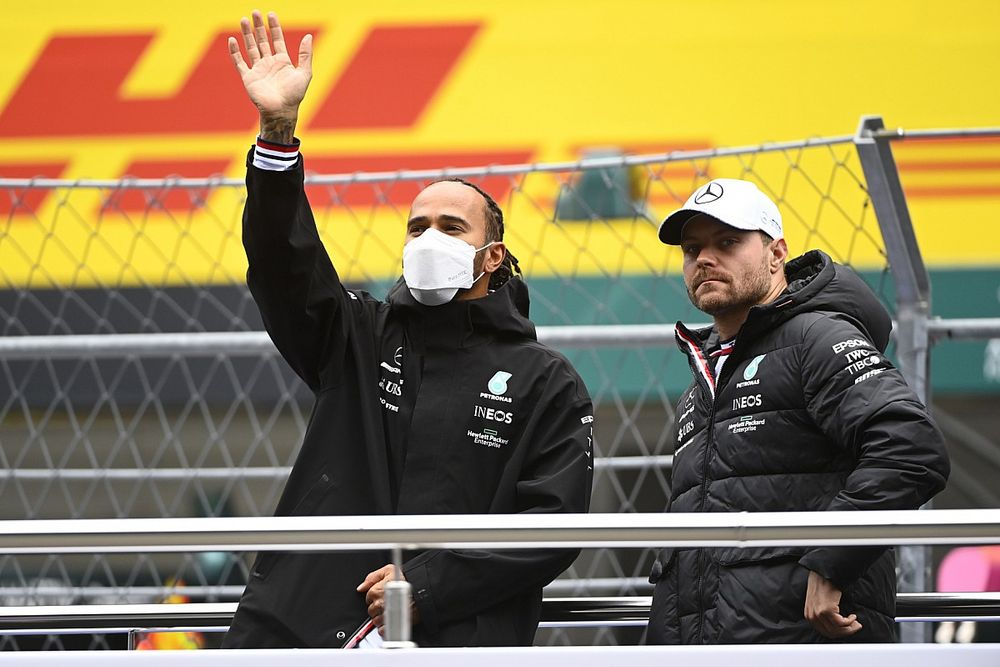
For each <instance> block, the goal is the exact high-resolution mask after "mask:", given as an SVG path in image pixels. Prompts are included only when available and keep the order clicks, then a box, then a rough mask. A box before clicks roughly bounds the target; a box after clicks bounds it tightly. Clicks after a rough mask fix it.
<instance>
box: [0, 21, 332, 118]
mask: <svg viewBox="0 0 1000 667" xmlns="http://www.w3.org/2000/svg"><path fill="white" fill-rule="evenodd" d="M306 32H309V31H308V30H304V29H298V30H288V31H287V33H286V39H287V40H288V42H289V43H290V44H296V45H297V44H298V43H299V40H301V39H302V36H303V35H304V34H305V33H306ZM312 32H314V33H315V32H316V31H315V30H314V31H312ZM229 35H230V33H228V32H223V33H219V34H218V35H216V36H215V37H214V38H213V39H212V40H211V42H210V43H209V47H208V49H207V50H206V51H205V53H204V54H203V55H202V57H201V60H200V61H199V62H198V64H197V65H196V66H195V68H194V70H193V71H192V72H191V76H190V78H189V79H188V80H187V82H185V84H184V85H183V86H182V87H181V89H180V90H178V91H177V93H176V94H174V95H173V96H171V97H162V98H139V99H123V98H122V95H121V87H122V83H123V82H124V81H125V78H126V77H127V76H128V75H129V73H130V72H131V71H132V69H133V68H134V67H135V64H136V62H137V61H138V60H139V57H140V56H141V55H142V54H143V52H144V51H145V50H146V48H147V47H148V46H149V43H150V42H151V41H152V39H153V34H152V33H142V34H126V35H123V34H115V35H57V36H55V37H53V38H52V39H51V40H50V41H49V43H48V44H46V46H45V48H44V49H43V50H42V53H41V54H40V55H39V56H38V59H37V60H36V61H35V63H34V65H33V66H32V68H31V69H30V70H29V71H28V73H27V75H26V76H25V78H24V80H23V81H21V85H20V86H18V88H17V90H15V91H14V95H13V97H11V99H10V102H9V103H8V104H7V106H6V108H4V109H3V111H2V112H0V136H4V137H41V136H45V137H51V136H67V135H83V136H94V135H122V134H175V133H180V132H187V133H191V132H199V133H200V132H234V131H235V132H245V131H247V130H251V129H252V128H253V127H254V124H255V122H256V120H257V113H256V110H255V109H254V108H253V105H252V104H250V103H249V102H247V99H246V93H245V92H244V91H243V84H242V83H241V82H240V79H239V76H237V74H236V72H235V71H234V70H233V65H232V62H231V61H230V59H229V55H228V52H227V49H226V39H227V37H229Z"/></svg>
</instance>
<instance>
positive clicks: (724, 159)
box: [0, 136, 894, 649]
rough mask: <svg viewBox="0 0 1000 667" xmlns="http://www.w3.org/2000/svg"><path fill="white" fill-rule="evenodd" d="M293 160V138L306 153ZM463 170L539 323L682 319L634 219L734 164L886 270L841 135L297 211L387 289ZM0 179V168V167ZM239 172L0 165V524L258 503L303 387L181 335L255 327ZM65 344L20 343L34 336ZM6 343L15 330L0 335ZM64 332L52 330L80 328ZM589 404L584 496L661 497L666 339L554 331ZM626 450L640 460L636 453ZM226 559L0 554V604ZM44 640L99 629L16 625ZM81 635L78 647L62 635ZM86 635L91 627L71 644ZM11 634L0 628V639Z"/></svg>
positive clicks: (616, 500)
mask: <svg viewBox="0 0 1000 667" xmlns="http://www.w3.org/2000/svg"><path fill="white" fill-rule="evenodd" d="M305 159H306V168H307V169H308V168H309V156H308V151H307V152H306V155H305ZM452 175H461V176H462V177H464V178H466V179H469V180H471V181H473V182H476V183H477V184H478V185H480V186H482V187H483V188H485V189H486V190H488V191H489V192H491V193H492V194H493V195H494V196H495V197H496V199H497V200H498V201H499V202H500V203H501V205H502V207H503V208H504V211H505V214H506V218H507V237H506V242H507V244H508V246H509V247H510V249H511V250H512V251H513V253H514V254H515V255H517V257H518V258H519V259H520V264H521V267H522V269H523V271H524V273H525V276H526V278H527V282H528V285H529V287H530V290H531V298H532V306H531V313H532V318H533V319H534V321H535V322H536V324H538V325H540V326H543V327H546V326H575V325H610V324H615V325H621V324H624V325H640V324H658V323H672V322H674V321H676V320H684V321H686V322H689V323H690V322H703V321H705V316H704V315H703V314H701V313H699V312H698V311H696V310H695V309H694V308H693V307H692V306H691V305H690V304H689V302H688V299H687V295H686V291H685V289H684V285H683V280H682V278H681V256H680V253H679V252H678V250H677V249H676V248H673V247H667V246H664V245H662V244H661V243H660V242H659V241H658V240H657V238H656V228H657V225H658V223H659V221H660V220H661V219H662V217H663V216H664V215H665V214H666V213H667V212H669V211H670V210H671V209H673V208H675V207H676V206H678V205H679V204H680V203H682V202H683V201H684V200H685V199H686V198H687V195H688V194H689V193H690V192H691V191H692V190H694V189H695V188H696V187H697V186H698V185H700V184H702V183H704V182H705V181H706V180H708V179H710V178H713V177H735V178H745V179H750V180H753V181H755V182H756V183H758V185H759V186H760V187H761V188H762V189H763V190H764V192H766V193H767V194H768V195H769V196H771V197H772V198H773V199H774V200H775V201H776V202H777V203H778V205H779V207H780V208H781V211H782V214H783V216H784V221H785V230H786V235H787V238H788V242H789V246H790V248H791V250H792V254H793V255H796V254H799V253H800V252H803V251H805V250H807V249H810V248H814V247H818V248H822V249H824V250H825V251H827V252H828V253H830V254H831V255H832V256H833V258H834V259H835V260H836V261H839V262H843V263H847V264H850V265H852V266H854V267H855V268H857V269H858V270H859V271H861V273H862V275H863V276H864V277H865V278H866V279H867V280H868V281H869V283H870V284H871V285H872V286H873V287H874V288H875V289H876V291H877V292H878V293H879V294H880V295H882V296H883V297H884V301H885V302H886V305H887V306H888V307H889V308H890V310H892V309H893V306H894V303H893V294H894V290H893V287H892V280H891V278H890V273H889V271H888V261H887V253H886V250H885V247H884V244H883V241H882V234H881V232H880V229H879V225H878V221H877V220H876V217H875V215H874V212H873V210H872V207H871V205H870V199H869V195H868V189H867V187H866V180H865V177H864V176H863V171H862V168H861V165H860V163H859V157H858V150H857V148H856V146H855V144H854V142H853V137H850V136H846V137H833V138H828V139H819V140H808V141H800V142H790V143H785V144H771V145H762V146H754V147H747V148H734V149H716V150H711V151H699V152H675V153H670V154H665V155H655V156H636V157H632V156H622V155H616V154H607V153H605V154H602V155H600V156H596V157H594V158H593V159H589V160H585V161H583V162H580V163H573V164H546V165H521V166H503V167H492V168H484V169H463V170H453V171H440V172H431V171H425V172H396V173H389V174H354V175H349V176H322V177H319V176H313V177H310V180H309V186H308V192H309V196H310V200H311V202H312V206H313V208H314V211H315V213H316V219H317V224H318V226H319V228H320V232H321V235H322V237H323V239H324V242H325V243H326V245H327V248H328V250H329V252H330V254H331V256H332V258H333V261H334V263H335V264H336V266H337V267H338V270H339V271H340V273H341V275H342V277H343V278H344V280H345V282H347V283H348V284H349V285H350V286H352V287H357V288H361V289H367V290H369V291H371V292H372V293H374V294H376V295H381V294H385V293H386V291H387V289H388V287H389V285H391V284H392V282H393V281H394V280H395V279H396V277H397V276H398V273H399V266H400V255H401V248H402V241H403V234H404V221H405V217H406V214H407V209H408V204H409V202H410V200H411V199H412V197H413V196H414V194H415V193H416V192H417V191H418V190H419V188H420V187H422V186H423V185H426V184H427V183H428V182H431V181H433V180H436V179H438V178H441V177H443V176H452ZM0 176H3V174H0ZM244 197H245V190H244V188H243V186H242V183H240V182H234V181H231V180H226V179H221V178H220V179H209V180H200V181H195V180H183V179H180V178H167V179H162V180H155V181H150V180H135V181H114V182H76V183H67V182H60V181H45V180H37V181H30V182H29V181H23V180H21V181H15V180H11V179H8V180H0V216H2V218H0V334H2V335H3V336H4V337H20V338H17V341H19V342H23V343H25V345H24V346H23V349H21V350H20V351H18V352H16V353H13V352H10V350H9V349H8V351H7V352H0V518H3V519H27V518H31V519H40V518H104V517H183V516H229V515H232V516H244V515H249V516H263V515H269V514H271V513H272V511H273V509H274V506H275V503H276V501H277V498H278V496H279V494H280V491H281V489H282V486H283V482H284V478H285V476H286V475H287V472H288V469H289V466H291V464H292V462H293V460H294V458H295V454H296V451H297V447H298V444H299V443H300V441H301V438H302V434H303V431H304V427H305V424H306V420H307V419H308V414H309V410H310V408H311V402H312V399H311V395H310V394H309V392H308V390H307V389H306V388H305V387H304V386H303V384H302V383H301V382H300V381H299V380H298V379H297V378H296V377H295V376H294V375H293V374H292V373H291V372H290V370H289V369H288V368H287V367H286V365H285V364H284V362H283V361H282V360H281V359H280V357H278V356H277V355H276V354H275V353H273V352H266V353H260V352H246V351H240V350H239V349H237V348H235V347H234V348H233V349H232V350H229V351H221V352H220V351H219V348H218V346H215V347H212V348H199V340H202V339H199V337H198V334H203V333H205V332H229V333H234V334H236V333H241V332H254V331H259V330H261V329H262V325H261V321H260V317H259V314H258V312H257V309H256V306H255V305H254V303H253V301H252V299H251V297H250V296H249V294H248V292H247V290H246V287H245V285H244V282H243V279H244V274H245V270H246V266H245V259H244V257H243V253H242V248H241V246H240V238H239V226H240V216H241V211H242V207H243V201H244ZM154 333H180V334H190V336H188V337H187V338H185V340H186V341H187V344H186V345H185V346H183V347H182V348H177V347H172V348H170V349H169V350H164V351H159V352H157V351H155V350H154V351H148V350H147V351H143V352H139V351H136V350H132V351H131V352H128V353H122V354H115V353H109V352H107V350H105V351H104V352H102V346H107V345H108V344H110V343H111V342H112V341H114V340H116V339H118V340H120V338H121V335H122V334H154ZM52 335H58V336H82V335H96V336H98V337H97V338H89V339H79V338H64V339H60V340H63V341H68V342H69V345H68V348H67V347H65V346H64V348H63V349H62V352H60V353H52V352H43V351H40V348H39V349H37V350H34V351H32V347H31V342H32V341H42V340H45V339H43V338H41V337H43V336H52ZM7 340H8V341H9V340H13V338H7ZM84 343H86V347H78V348H77V347H73V346H74V345H83V344H84ZM565 352H566V354H567V356H568V357H569V358H570V360H571V361H572V362H573V363H574V365H575V366H576V367H577V368H578V370H579V371H580V373H581V375H582V376H583V378H584V379H585V381H586V383H587V385H588V387H589V389H590V392H591V394H592V396H593V399H594V403H595V411H596V412H595V415H596V420H595V449H596V452H597V457H598V458H597V462H596V465H595V488H594V496H593V503H592V507H593V510H594V511H600V512H658V511H662V510H663V508H664V506H665V503H666V499H667V498H668V494H669V486H668V484H669V468H668V466H669V460H670V459H669V455H670V454H671V453H672V451H673V443H672V442H670V441H669V439H668V437H667V433H668V428H669V426H670V423H671V421H672V419H673V408H672V403H673V401H674V400H675V398H676V396H677V394H679V392H680V391H681V390H682V389H683V387H684V386H685V385H686V384H687V382H688V381H689V377H690V376H689V371H688V369H687V365H686V363H685V360H684V358H683V357H682V355H680V354H678V353H677V352H676V350H674V349H672V348H671V347H670V346H664V345H658V346H642V345H633V344H631V342H630V340H629V339H628V337H627V335H626V336H623V337H622V338H621V339H620V340H619V341H617V342H615V343H613V344H604V345H601V346H591V347H585V348H580V347H572V348H567V349H566V350H565ZM639 457H644V458H639ZM651 562H652V553H651V551H649V550H643V551H639V550H632V551H624V550H592V551H587V552H585V553H584V554H583V555H582V556H581V558H580V559H579V560H578V561H577V562H576V564H575V565H574V566H573V567H572V568H571V569H570V570H569V571H568V572H567V573H566V574H565V575H563V576H562V577H561V578H560V579H559V580H558V581H557V582H556V584H554V585H553V590H557V591H558V594H560V595H573V594H606V595H629V594H636V593H640V592H647V593H648V591H649V590H650V588H649V586H648V585H647V584H646V583H645V579H646V576H647V574H648V572H649V568H650V565H651ZM248 563H249V561H248V555H247V554H230V553H208V554H189V555H172V554H171V555H155V556H153V555H135V556H132V555H129V556H109V555H96V556H72V557H64V556H58V557H57V556H49V557H23V556H18V557H14V556H4V555H0V604H3V605H17V604H65V603H79V602H84V603H91V602H92V603H120V602H151V601H158V600H162V599H164V598H165V597H167V596H168V595H169V594H175V595H181V596H185V597H187V598H188V599H191V600H196V601H214V600H234V599H236V598H237V597H238V595H239V593H240V591H241V590H242V585H243V583H244V582H245V580H246V576H247V567H248ZM637 637H638V632H637V630H635V629H634V628H633V629H627V628H617V629H616V628H603V629H592V630H586V631H584V630H574V631H567V630H557V629H553V630H543V631H541V632H540V633H539V636H538V642H539V643H543V644H569V643H576V644H579V643H583V642H586V643H591V642H592V643H597V644H614V643H634V642H635V641H636V639H637ZM31 641H32V642H34V643H32V644H30V645H31V646H33V647H34V646H42V647H44V648H59V647H63V646H69V645H72V646H75V647H105V646H108V645H109V644H108V640H107V639H105V638H101V637H98V638H91V637H87V638H86V639H82V638H35V639H33V640H31ZM81 642H82V643H83V644H86V645H85V646H83V645H81ZM87 642H89V644H88V643H87ZM28 646H29V642H28V640H26V639H25V638H23V637H16V636H9V637H4V638H0V649H11V648H26V647H28Z"/></svg>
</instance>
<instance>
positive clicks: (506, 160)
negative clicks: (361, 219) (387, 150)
mask: <svg viewBox="0 0 1000 667" xmlns="http://www.w3.org/2000/svg"><path fill="white" fill-rule="evenodd" d="M531 156H532V152H531V151H527V150H522V151H505V152H504V151H498V152H493V153H485V152H483V153H411V154H396V155H342V156H336V157H323V156H319V157H309V158H307V159H306V163H305V165H306V167H307V169H308V170H309V172H310V173H317V174H343V173H353V172H356V171H357V172H371V171H397V170H399V169H440V168H442V167H481V166H483V165H490V164H516V163H521V162H527V161H528V160H530V159H531ZM514 178H516V177H514ZM511 179H512V177H509V176H487V177H486V178H481V179H480V178H477V179H472V180H475V183H476V185H478V186H479V187H481V188H483V189H484V190H486V191H487V192H489V193H490V195H491V196H492V197H493V198H494V199H496V200H497V201H500V202H501V204H502V200H503V198H504V197H506V196H507V193H508V192H509V191H510V188H511V186H512V185H513V183H514V181H513V180H511ZM426 185H427V183H426V182H421V181H395V182H391V183H385V182H382V183H378V184H376V185H374V186H373V185H372V184H370V183H353V184H344V185H311V186H309V187H307V188H306V193H307V194H308V196H309V202H310V203H311V204H312V205H313V206H315V207H320V206H341V205H347V206H374V205H380V206H381V205H393V206H399V207H403V208H404V209H406V210H408V209H409V206H410V202H412V201H413V198H414V197H416V196H417V193H418V192H420V190H421V188H423V187H424V186H426Z"/></svg>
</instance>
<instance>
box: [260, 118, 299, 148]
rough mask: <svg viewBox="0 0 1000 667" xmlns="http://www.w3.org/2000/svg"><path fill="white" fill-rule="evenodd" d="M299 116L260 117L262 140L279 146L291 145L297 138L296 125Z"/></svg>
mask: <svg viewBox="0 0 1000 667" xmlns="http://www.w3.org/2000/svg"><path fill="white" fill-rule="evenodd" d="M298 119H299V118H298V114H297V113H293V114H290V115H289V114H281V115H264V114H261V116H260V138H261V139H263V140H264V141H271V142H274V143H279V144H290V143H292V139H293V138H294V137H295V124H296V122H298Z"/></svg>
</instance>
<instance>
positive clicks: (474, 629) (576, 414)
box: [225, 159, 593, 647]
mask: <svg viewBox="0 0 1000 667" xmlns="http://www.w3.org/2000/svg"><path fill="white" fill-rule="evenodd" d="M243 241H244V246H245V248H246V252H247V257H248V260H249V271H248V273H247V283H248V284H249V287H250V291H251V292H252V294H253V296H254V299H255V300H256V302H257V304H258V306H259V308H260V311H261V314H262V316H263V320H264V324H265V327H266V328H267V331H268V333H269V334H270V336H271V338H272V340H273V341H274V343H275V345H276V346H277V348H278V350H279V351H280V352H281V354H282V356H283V357H284V358H285V360H286V361H287V362H288V363H289V364H290V365H291V367H292V368H293V369H294V370H295V372H296V373H297V374H298V375H299V376H300V377H301V378H302V379H303V380H304V381H305V382H306V384H307V385H308V386H309V387H310V388H311V389H312V390H313V392H315V396H316V399H315V400H316V402H315V407H314V409H313V412H312V416H311V418H310V421H309V425H308V427H307V429H306V433H305V438H304V441H303V443H302V447H301V450H300V451H299V453H298V457H297V459H296V462H295V465H294V467H293V469H292V472H291V474H290V476H289V479H288V482H287V484H286V487H285V489H284V492H283V493H282V496H281V499H280V501H279V503H278V507H277V512H276V513H277V515H279V516H289V515H296V516H298V515H368V514H490V513H517V512H586V511H587V510H588V506H589V500H590V490H591V481H592V475H593V473H592V468H591V436H592V422H593V417H592V415H593V409H592V407H591V401H590V397H589V395H588V393H587V389H586V387H585V386H584V383H583V381H582V380H581V379H580V377H579V376H578V375H577V374H576V372H575V371H574V370H573V368H572V367H571V366H570V364H569V362H567V360H566V359H565V358H564V357H563V356H562V355H560V354H559V353H557V352H555V351H553V350H551V349H549V348H547V347H545V346H544V345H542V344H540V343H538V342H537V340H536V337H535V328H534V325H533V324H532V323H531V322H530V320H528V319H527V314H528V293H527V288H526V287H525V285H524V283H523V281H521V280H520V279H512V280H510V281H509V282H508V283H507V284H506V285H504V286H503V287H502V288H500V289H498V290H496V291H495V292H493V293H491V294H490V295H489V296H487V297H484V298H481V299H476V300H471V301H458V302H452V303H449V304H445V305H442V306H437V307H427V306H423V305H421V304H419V303H418V302H417V301H415V300H414V299H413V298H412V296H411V295H410V293H409V291H408V290H407V289H406V286H405V284H404V283H403V282H402V281H400V282H399V283H397V284H396V286H395V287H394V288H393V289H392V290H391V291H390V294H389V297H388V300H387V301H379V300H377V299H375V298H373V297H372V296H371V295H369V294H367V293H365V292H360V291H352V290H348V289H346V288H345V287H344V286H343V285H342V284H341V282H340V278H339V277H338V275H337V272H336V270H335V269H334V267H333V265H332V263H331V262H330V259H329V257H328V255H327V253H326V251H325V250H324V247H323V244H322V242H321V241H320V238H319V235H318V233H317V230H316V225H315V222H314V220H313V216H312V212H311V210H310V208H309V204H308V202H307V200H306V196H305V192H304V189H303V168H302V160H301V159H300V160H299V163H298V165H297V166H296V168H295V169H292V170H290V171H286V172H271V171H264V170H260V169H257V168H256V167H253V166H252V165H250V164H248V173H247V203H246V208H245V211H244V218H243ZM488 522H489V519H488V518H486V517H484V518H483V523H484V524H487V523H488ZM577 553H578V551H575V550H524V551H510V550H502V551H479V550H463V551H442V550H435V551H424V552H421V553H418V554H411V557H410V558H409V560H407V561H406V562H405V563H404V567H403V571H404V575H405V577H406V579H407V580H408V581H409V582H411V584H412V585H413V594H414V601H415V604H416V608H417V611H418V613H419V623H418V624H416V625H415V626H414V629H413V632H414V634H413V637H414V640H415V641H416V642H417V643H418V644H420V645H423V646H449V645H458V646H461V645H466V646H467V645H526V644H530V643H531V642H532V640H533V637H534V633H535V630H536V628H537V625H538V619H539V615H540V610H541V591H542V587H543V586H544V585H546V584H547V583H549V582H550V581H551V580H552V579H554V578H555V577H556V576H558V574H559V573H560V572H562V571H563V570H564V569H565V568H566V567H568V566H569V565H570V564H571V563H572V562H573V560H574V558H575V557H576V555H577ZM388 562H390V557H389V554H387V553H385V552H332V553H276V552H270V553H262V554H261V555H259V556H258V558H257V560H256V562H255V564H254V566H253V568H252V571H251V575H250V580H249V582H248V584H247V588H246V590H245V592H244V594H243V597H242V599H241V601H240V607H239V609H238V611H237V613H236V617H235V619H234V622H233V626H232V629H231V630H230V633H229V635H228V636H227V638H226V641H225V645H226V646H231V647H252V646H255V645H256V643H255V635H256V630H257V629H259V628H260V627H261V625H262V624H263V625H264V626H266V627H267V628H268V631H269V632H270V633H271V634H275V633H277V634H280V635H283V636H285V637H287V638H288V641H289V642H290V643H292V644H295V645H299V646H304V647H337V646H340V645H342V644H343V642H344V640H345V638H347V637H349V636H350V635H351V634H352V633H353V632H354V631H355V629H357V627H358V626H359V625H360V624H361V623H362V622H363V621H364V620H365V619H367V612H366V604H365V601H364V596H363V595H362V594H360V593H358V592H357V591H356V590H355V589H356V587H357V586H358V585H359V584H360V583H361V582H362V580H363V579H364V577H365V575H366V574H367V573H368V572H370V571H372V570H375V569H377V568H379V567H382V566H383V565H386V564H387V563H388Z"/></svg>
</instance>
